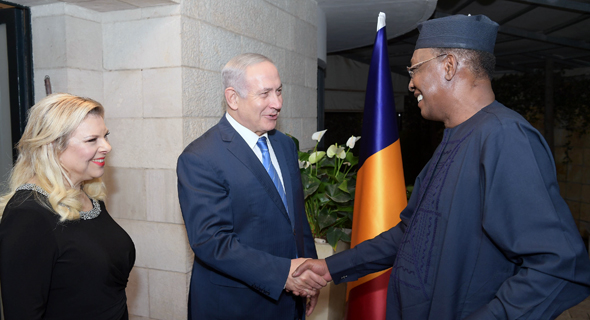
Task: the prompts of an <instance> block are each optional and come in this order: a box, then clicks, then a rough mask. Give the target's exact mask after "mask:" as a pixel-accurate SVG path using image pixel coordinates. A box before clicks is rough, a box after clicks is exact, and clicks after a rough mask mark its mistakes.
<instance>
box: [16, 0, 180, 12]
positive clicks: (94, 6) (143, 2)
mask: <svg viewBox="0 0 590 320" xmlns="http://www.w3.org/2000/svg"><path fill="white" fill-rule="evenodd" d="M5 2H12V3H16V4H20V5H23V6H28V7H30V6H37V5H45V4H50V3H57V2H67V3H70V4H75V5H77V6H80V7H83V8H86V9H90V10H94V11H101V12H106V11H118V10H128V9H137V8H145V7H153V6H160V5H168V4H176V3H179V2H180V0H5Z"/></svg>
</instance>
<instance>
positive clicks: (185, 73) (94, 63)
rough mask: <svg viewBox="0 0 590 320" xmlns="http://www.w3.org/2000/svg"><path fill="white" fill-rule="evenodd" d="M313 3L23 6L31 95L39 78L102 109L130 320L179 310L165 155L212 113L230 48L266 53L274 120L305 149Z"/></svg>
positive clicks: (180, 286)
mask: <svg viewBox="0 0 590 320" xmlns="http://www.w3.org/2000/svg"><path fill="white" fill-rule="evenodd" d="M316 10H317V3H316V2H315V1H313V0H298V1H291V0H266V1H264V0H227V1H217V0H190V1H189V0H184V1H181V2H180V3H179V4H173V5H164V6H156V7H147V8H141V9H133V10H122V11H109V12H98V11H93V10H89V9H86V8H81V7H79V6H76V5H75V4H70V3H54V4H49V5H39V6H33V7H31V12H32V16H33V20H32V28H33V61H34V74H35V79H34V83H35V99H36V101H38V100H40V99H41V98H42V97H44V96H45V91H44V85H43V79H44V77H45V75H49V76H50V77H51V82H52V86H53V92H69V93H72V94H77V95H82V96H88V97H90V98H93V99H95V100H98V101H100V102H101V103H103V105H104V106H105V109H106V124H107V127H108V128H109V130H110V132H111V135H110V136H109V138H110V142H111V144H112V147H113V150H112V152H111V153H110V155H109V156H108V157H107V167H106V168H107V171H106V174H105V177H104V180H105V182H106V184H107V187H108V193H109V194H108V199H107V208H108V210H109V213H110V214H111V215H112V216H113V217H115V219H116V220H117V222H118V223H119V224H120V225H121V226H122V227H123V228H124V229H125V230H126V231H127V232H128V233H129V234H130V236H131V237H132V238H133V240H134V243H135V246H136V250H137V260H136V263H135V267H134V269H133V271H132V274H131V276H130V279H129V285H128V290H127V293H128V299H129V301H128V305H129V311H130V313H131V319H167V320H169V319H186V315H187V312H186V308H187V295H188V285H189V278H190V270H191V266H192V262H193V255H192V251H191V250H190V247H189V245H188V242H187V237H186V231H185V227H184V224H183V219H182V215H181V213H180V207H179V205H178V198H177V190H176V174H175V168H176V159H177V157H178V155H180V153H181V152H182V150H183V148H184V147H185V146H186V145H187V144H188V143H190V141H192V140H193V139H195V138H197V137H198V136H200V135H201V134H203V133H204V132H205V131H206V130H207V129H209V128H210V127H212V126H213V125H214V124H216V123H217V122H218V121H219V119H220V117H221V116H222V115H223V113H224V110H223V108H222V107H221V101H222V100H221V99H222V87H221V77H220V70H221V68H222V67H223V65H224V64H225V63H226V62H227V61H228V60H229V59H230V58H231V57H233V56H235V55H237V54H239V53H242V52H258V53H262V54H265V55H267V56H269V57H270V58H271V59H273V60H274V61H275V63H276V65H277V67H278V69H279V73H280V75H281V79H282V81H283V84H284V91H283V94H284V97H285V99H284V106H283V110H282V112H281V118H280V120H279V125H278V128H279V129H280V130H281V131H283V132H286V133H290V134H292V135H294V136H296V137H298V138H299V139H300V141H301V147H302V148H311V147H313V145H314V143H313V141H312V140H311V139H310V137H311V134H312V133H313V132H314V131H315V130H316V113H317V111H316V105H317V103H316V72H317V56H316V54H317V52H316V47H317V43H316V32H317V30H316V12H317V11H316ZM304 138H305V139H304Z"/></svg>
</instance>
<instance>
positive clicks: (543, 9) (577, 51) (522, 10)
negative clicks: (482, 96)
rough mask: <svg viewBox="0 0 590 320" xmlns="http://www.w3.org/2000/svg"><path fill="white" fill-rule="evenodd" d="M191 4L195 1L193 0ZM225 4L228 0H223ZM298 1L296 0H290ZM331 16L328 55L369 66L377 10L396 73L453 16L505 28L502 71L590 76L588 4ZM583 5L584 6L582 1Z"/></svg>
mask: <svg viewBox="0 0 590 320" xmlns="http://www.w3.org/2000/svg"><path fill="white" fill-rule="evenodd" d="M188 1H190V0H188ZM217 1H223V0H217ZM288 1H294V0H288ZM316 1H317V3H318V6H319V7H320V8H321V9H322V10H323V11H324V13H325V15H326V24H327V26H326V29H327V51H328V54H338V55H341V56H344V57H346V58H350V59H354V60H357V61H360V62H363V63H367V64H368V63H370V59H371V55H372V44H373V41H374V38H375V32H376V26H377V16H378V14H379V12H385V14H386V15H387V35H388V38H389V41H388V44H389V61H390V65H391V70H392V71H393V72H396V73H399V74H403V75H405V74H406V68H405V66H407V65H408V64H409V61H410V58H411V56H412V53H413V51H414V44H415V42H416V39H417V37H418V31H417V30H416V26H417V24H418V23H420V22H422V21H425V20H427V19H429V18H438V17H444V16H447V15H452V14H472V15H475V14H485V15H487V16H488V17H490V18H491V19H492V20H494V21H496V22H498V24H500V29H499V32H498V38H497V40H496V48H495V54H496V58H497V66H496V70H497V72H498V73H510V72H527V71H532V70H537V69H545V66H546V63H547V61H548V60H551V61H553V66H554V69H557V70H566V71H568V72H570V73H571V72H574V73H575V72H580V73H590V41H589V40H590V2H589V1H588V0H580V1H576V0H439V1H437V0H316ZM583 1H585V2H583ZM11 2H14V3H18V4H21V5H27V6H31V5H41V4H48V3H55V2H69V3H72V4H76V5H78V6H81V7H85V8H88V9H92V10H96V11H111V10H125V9H133V8H138V7H146V6H157V5H166V4H174V3H179V2H180V0H11Z"/></svg>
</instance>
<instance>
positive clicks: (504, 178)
mask: <svg viewBox="0 0 590 320" xmlns="http://www.w3.org/2000/svg"><path fill="white" fill-rule="evenodd" d="M480 177H482V181H481V188H482V192H483V195H484V199H485V200H484V203H483V208H482V209H483V216H482V224H483V230H484V233H485V234H486V236H488V237H489V238H490V239H491V240H492V242H493V243H494V244H495V245H496V246H497V247H498V248H499V249H500V250H501V251H502V253H503V254H504V256H505V257H506V259H509V260H510V261H511V262H513V263H514V264H515V269H516V273H515V275H514V276H512V277H510V278H508V279H507V280H506V281H505V282H504V283H503V284H502V285H501V286H500V288H499V290H498V291H497V293H496V295H495V298H494V299H493V300H492V301H490V302H489V303H488V304H487V305H485V306H483V307H482V308H480V309H479V310H477V311H476V312H475V313H474V314H472V315H471V316H470V317H468V319H553V318H554V317H556V316H558V315H559V314H560V313H561V312H563V311H564V310H565V309H566V308H567V307H569V306H571V305H572V303H575V301H578V302H579V301H581V300H583V299H584V297H586V296H588V294H590V291H589V287H588V286H589V284H590V262H589V259H588V254H587V252H586V251H585V248H584V245H583V243H582V241H581V237H580V235H579V232H578V230H577V228H576V226H575V223H574V221H573V218H572V215H571V213H570V211H569V209H568V207H567V204H566V203H565V201H564V200H563V199H562V198H561V196H560V195H559V187H558V185H557V179H556V172H555V164H554V162H553V157H552V155H551V152H550V149H549V148H548V146H547V144H546V143H545V141H544V140H543V138H542V137H541V136H540V134H539V133H538V131H536V130H534V129H533V128H531V127H530V126H529V125H528V124H525V123H519V122H512V123H507V124H504V125H503V126H502V130H496V131H494V132H492V133H491V134H490V135H489V136H488V137H487V138H486V139H485V141H484V142H483V145H482V153H481V159H480Z"/></svg>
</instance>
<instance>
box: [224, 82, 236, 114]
mask: <svg viewBox="0 0 590 320" xmlns="http://www.w3.org/2000/svg"><path fill="white" fill-rule="evenodd" d="M238 99H239V96H238V92H237V91H236V89H234V88H233V87H229V88H226V89H225V101H226V102H227V105H228V106H229V108H230V109H232V110H234V111H236V110H238Z"/></svg>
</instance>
